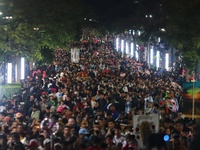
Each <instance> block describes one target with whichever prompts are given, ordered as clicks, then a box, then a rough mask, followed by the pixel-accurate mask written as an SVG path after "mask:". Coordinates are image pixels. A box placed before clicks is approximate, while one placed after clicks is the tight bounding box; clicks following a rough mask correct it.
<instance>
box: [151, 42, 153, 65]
mask: <svg viewBox="0 0 200 150" xmlns="http://www.w3.org/2000/svg"><path fill="white" fill-rule="evenodd" d="M150 64H153V46H152V47H151V49H150Z"/></svg>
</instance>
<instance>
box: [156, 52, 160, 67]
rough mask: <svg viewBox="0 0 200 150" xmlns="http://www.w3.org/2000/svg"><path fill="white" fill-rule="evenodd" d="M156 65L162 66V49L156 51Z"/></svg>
mask: <svg viewBox="0 0 200 150" xmlns="http://www.w3.org/2000/svg"><path fill="white" fill-rule="evenodd" d="M156 67H157V68H159V67H160V51H157V53H156Z"/></svg>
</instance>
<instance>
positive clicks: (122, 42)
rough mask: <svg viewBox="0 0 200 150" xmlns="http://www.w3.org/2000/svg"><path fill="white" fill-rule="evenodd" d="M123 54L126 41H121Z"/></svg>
mask: <svg viewBox="0 0 200 150" xmlns="http://www.w3.org/2000/svg"><path fill="white" fill-rule="evenodd" d="M121 52H122V54H123V53H124V40H121Z"/></svg>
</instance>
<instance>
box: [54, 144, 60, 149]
mask: <svg viewBox="0 0 200 150" xmlns="http://www.w3.org/2000/svg"><path fill="white" fill-rule="evenodd" d="M54 147H60V148H62V145H61V144H60V143H56V144H54Z"/></svg>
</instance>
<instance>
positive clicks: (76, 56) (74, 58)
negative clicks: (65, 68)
mask: <svg viewBox="0 0 200 150" xmlns="http://www.w3.org/2000/svg"><path fill="white" fill-rule="evenodd" d="M79 53H80V50H79V49H78V48H77V47H75V48H71V62H73V63H79V60H80V55H79Z"/></svg>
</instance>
